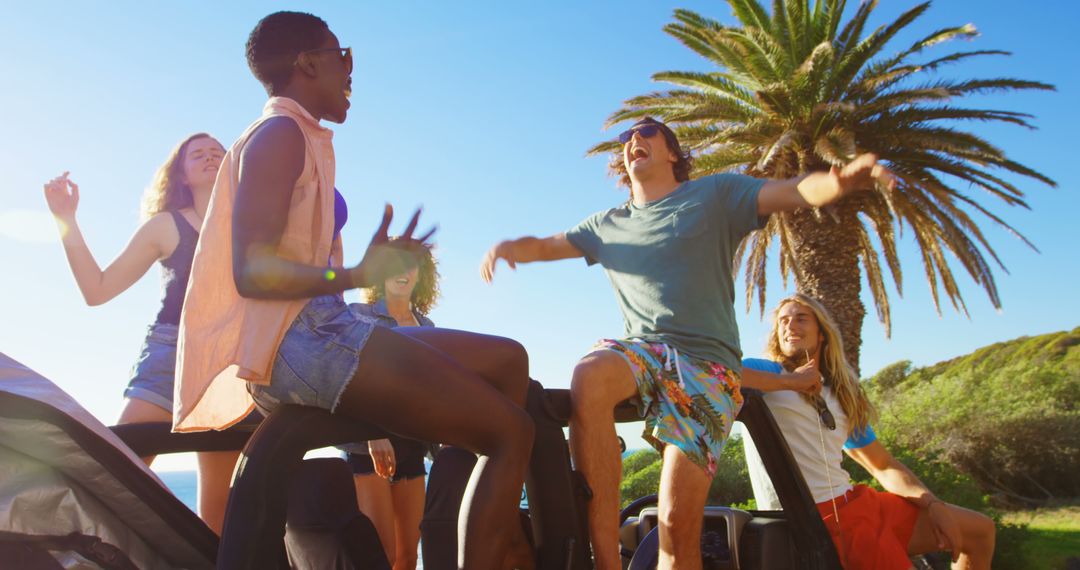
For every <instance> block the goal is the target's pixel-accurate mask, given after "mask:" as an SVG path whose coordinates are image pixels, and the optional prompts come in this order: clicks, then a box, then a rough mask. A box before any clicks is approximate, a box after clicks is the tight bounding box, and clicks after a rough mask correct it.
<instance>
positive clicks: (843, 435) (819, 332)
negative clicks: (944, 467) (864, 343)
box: [743, 294, 994, 570]
mask: <svg viewBox="0 0 1080 570" xmlns="http://www.w3.org/2000/svg"><path fill="white" fill-rule="evenodd" d="M765 355H766V357H767V358H768V360H763V359H753V358H751V359H746V360H744V361H743V379H744V382H743V385H744V386H748V387H752V388H758V389H761V390H764V391H766V394H765V402H766V403H767V404H768V405H769V410H770V411H772V413H773V416H774V417H775V418H776V422H777V424H778V425H779V426H780V431H781V432H783V434H784V439H785V440H787V444H788V447H790V448H791V453H792V455H793V456H794V457H795V462H796V463H797V464H798V465H799V470H800V471H801V472H802V476H803V478H804V479H805V480H806V484H807V486H808V487H809V488H810V493H811V494H812V495H813V496H814V501H815V502H816V503H817V504H818V510H819V511H820V513H821V517H822V519H823V520H824V521H825V526H826V527H827V528H828V529H829V534H830V535H832V539H833V543H834V544H835V545H836V549H837V552H838V553H839V555H840V561H841V563H842V564H843V565H844V568H846V569H848V570H858V569H881V570H893V569H895V570H906V569H908V568H911V567H912V565H911V561H910V560H909V558H908V556H909V555H914V554H923V553H926V552H933V551H938V550H950V551H952V555H953V561H954V564H953V567H954V568H972V569H978V568H990V560H991V558H992V557H993V553H994V523H993V521H992V520H990V519H989V518H988V517H986V516H985V515H982V514H980V513H976V512H974V511H970V510H967V509H964V508H961V507H958V506H956V505H951V504H948V503H946V502H944V501H942V500H941V499H938V498H937V497H935V496H934V494H933V493H932V492H931V491H930V490H929V489H928V488H927V487H926V485H924V484H923V483H922V481H919V479H918V478H917V477H916V476H915V474H914V473H912V472H911V470H909V469H908V468H907V467H905V466H904V465H903V464H902V463H900V462H899V461H898V460H897V459H896V458H895V457H893V456H892V455H891V454H890V453H889V452H888V450H886V449H885V447H884V446H882V445H881V442H879V441H878V440H877V436H876V435H875V434H874V430H873V428H872V427H871V425H870V422H871V420H873V418H874V408H873V406H872V405H871V404H870V401H869V400H868V399H867V397H866V394H865V393H864V392H863V390H862V388H861V387H860V386H859V379H858V376H856V374H855V371H854V370H853V369H852V368H851V366H850V365H849V364H848V362H847V358H846V357H845V355H844V345H843V343H842V341H841V339H840V332H839V329H838V328H837V326H836V323H835V322H834V321H833V319H832V317H830V316H829V314H828V312H827V311H826V310H825V307H824V306H822V305H821V303H819V302H818V301H817V300H816V299H813V298H812V297H809V296H806V295H802V294H796V295H794V296H791V297H788V298H786V299H784V300H782V301H780V305H779V306H778V307H777V309H776V311H775V312H774V313H773V326H772V331H771V332H770V334H769V340H768V342H767V343H766V347H765ZM788 371H794V372H793V373H789V372H788ZM792 386H795V387H796V389H797V390H798V391H801V392H803V394H797V393H796V392H795V391H792V390H791V389H790V388H791V387H792ZM841 450H843V451H844V452H846V453H847V454H848V455H849V456H850V457H851V458H852V459H854V460H855V461H857V462H858V463H859V464H860V465H862V466H863V467H864V468H866V470H867V471H868V472H869V473H870V474H871V475H873V476H874V478H875V479H876V480H877V481H878V483H880V484H881V486H882V487H883V488H884V489H885V491H884V492H878V491H876V490H874V489H872V488H870V487H867V486H865V485H855V486H852V485H851V479H850V477H849V476H848V474H847V472H846V471H844V470H843V469H842V468H841V465H840V462H841V460H842V459H843V455H842V454H841ZM746 456H747V464H748V467H749V469H750V478H751V483H752V484H753V487H754V497H755V498H756V499H757V502H758V508H762V509H770V510H775V509H779V508H780V505H779V501H778V500H777V498H776V493H775V491H774V490H773V489H772V485H771V484H770V482H769V478H768V476H767V475H766V474H765V469H764V466H763V465H762V464H761V459H760V457H759V456H758V454H757V449H756V448H755V447H754V445H753V441H752V440H750V439H749V438H747V441H746Z"/></svg>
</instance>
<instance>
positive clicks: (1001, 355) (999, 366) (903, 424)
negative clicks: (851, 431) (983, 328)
mask: <svg viewBox="0 0 1080 570" xmlns="http://www.w3.org/2000/svg"><path fill="white" fill-rule="evenodd" d="M866 386H867V387H868V389H869V391H870V393H871V397H872V399H873V400H874V401H875V403H876V404H877V405H878V407H879V412H880V419H879V420H878V422H877V425H876V427H877V428H878V432H879V434H880V435H881V437H882V440H883V441H885V442H886V444H887V445H888V446H889V447H890V448H893V447H896V448H900V449H902V450H904V451H905V452H906V453H907V454H910V455H912V456H915V457H917V458H919V459H920V460H921V461H923V462H925V463H927V464H928V465H930V466H933V465H945V466H951V467H954V468H955V469H956V470H957V471H959V473H960V474H962V475H964V476H966V477H969V478H971V479H972V480H973V481H975V482H976V483H977V484H978V486H979V487H980V488H981V490H982V491H983V492H984V493H987V494H989V495H991V497H992V498H994V499H995V500H997V501H999V502H1001V503H1005V504H1012V505H1028V506H1032V505H1038V504H1042V503H1046V502H1053V501H1055V500H1060V499H1062V498H1071V497H1077V496H1080V477H1078V476H1077V473H1080V407H1078V403H1080V328H1077V329H1074V330H1072V331H1063V332H1058V333H1052V334H1046V335H1040V336H1037V337H1021V338H1018V339H1014V340H1010V341H1007V342H1001V343H997V344H993V345H990V346H987V347H983V348H980V349H979V350H976V351H975V352H973V353H971V354H968V355H965V356H960V357H957V358H954V359H952V360H948V361H945V362H941V363H938V364H935V365H932V366H927V367H925V368H917V369H912V368H911V366H910V363H908V362H906V361H905V362H898V363H896V364H893V365H891V366H889V367H886V368H885V369H883V370H882V371H881V372H879V373H878V374H876V375H875V376H874V377H872V378H871V379H870V380H869V381H868V382H867V384H866Z"/></svg>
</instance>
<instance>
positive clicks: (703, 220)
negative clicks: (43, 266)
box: [671, 208, 709, 239]
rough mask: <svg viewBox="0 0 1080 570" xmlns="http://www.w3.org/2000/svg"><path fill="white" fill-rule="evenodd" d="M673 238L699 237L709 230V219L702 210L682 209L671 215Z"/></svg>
mask: <svg viewBox="0 0 1080 570" xmlns="http://www.w3.org/2000/svg"><path fill="white" fill-rule="evenodd" d="M671 223H672V226H673V228H674V231H675V237H678V238H680V239H690V238H695V237H700V236H701V235H703V234H704V233H705V232H706V231H707V230H708V229H709V217H708V216H707V215H706V213H705V209H704V208H683V209H681V210H679V211H677V212H675V213H674V214H672V215H671Z"/></svg>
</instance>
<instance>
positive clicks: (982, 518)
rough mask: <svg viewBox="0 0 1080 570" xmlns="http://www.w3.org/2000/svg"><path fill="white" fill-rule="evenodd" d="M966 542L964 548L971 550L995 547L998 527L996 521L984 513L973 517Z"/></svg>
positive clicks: (984, 549)
mask: <svg viewBox="0 0 1080 570" xmlns="http://www.w3.org/2000/svg"><path fill="white" fill-rule="evenodd" d="M967 535H968V537H967V539H966V540H965V543H964V550H966V551H969V552H976V551H986V550H992V549H993V548H994V541H995V538H996V535H997V528H996V527H995V526H994V521H993V519H991V518H990V517H988V516H986V515H984V514H981V513H980V514H978V515H977V516H976V517H974V518H973V520H972V522H971V525H970V527H969V529H968V533H967Z"/></svg>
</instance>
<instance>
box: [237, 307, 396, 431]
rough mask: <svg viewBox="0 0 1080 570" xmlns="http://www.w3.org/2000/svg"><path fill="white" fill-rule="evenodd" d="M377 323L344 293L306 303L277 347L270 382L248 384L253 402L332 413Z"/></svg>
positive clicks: (261, 405)
mask: <svg viewBox="0 0 1080 570" xmlns="http://www.w3.org/2000/svg"><path fill="white" fill-rule="evenodd" d="M376 323H377V320H376V319H375V318H374V317H369V316H366V315H364V314H362V313H360V312H359V310H357V309H355V308H354V307H352V306H351V305H349V304H346V303H345V300H344V299H342V298H341V296H340V295H323V296H321V297H315V298H313V299H311V300H310V301H308V303H307V305H304V308H303V309H301V310H300V314H299V315H297V316H296V319H295V320H293V323H292V325H291V326H290V327H289V330H288V331H286V332H285V338H283V339H282V341H281V346H279V347H278V351H277V355H276V356H275V357H274V366H273V369H272V370H271V373H270V385H268V386H264V385H261V384H253V383H248V391H249V392H250V393H251V396H252V398H254V400H255V404H256V405H257V406H258V407H259V409H260V410H261V411H262V412H263V413H264V414H266V413H269V412H271V411H273V410H274V408H276V407H277V406H278V405H280V404H299V405H301V406H314V407H317V408H323V409H326V410H330V411H331V412H333V411H334V409H335V408H337V404H338V400H340V399H341V394H342V393H343V392H344V391H345V387H346V386H348V384H349V380H351V379H352V377H353V374H355V373H356V368H357V366H359V364H360V352H361V351H362V350H363V349H364V345H365V344H366V343H367V340H368V337H370V336H371V331H373V330H374V329H375V327H376V326H377V325H376Z"/></svg>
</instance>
